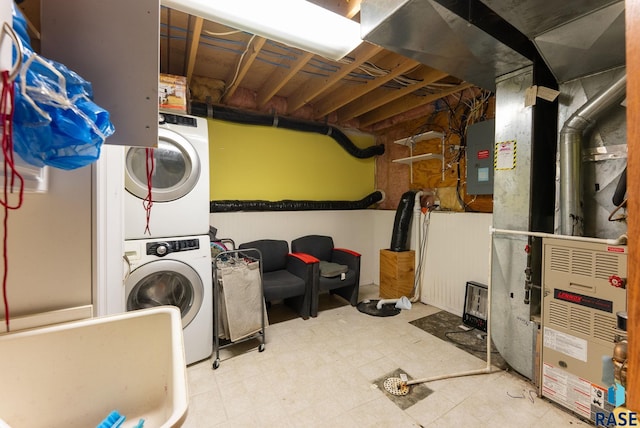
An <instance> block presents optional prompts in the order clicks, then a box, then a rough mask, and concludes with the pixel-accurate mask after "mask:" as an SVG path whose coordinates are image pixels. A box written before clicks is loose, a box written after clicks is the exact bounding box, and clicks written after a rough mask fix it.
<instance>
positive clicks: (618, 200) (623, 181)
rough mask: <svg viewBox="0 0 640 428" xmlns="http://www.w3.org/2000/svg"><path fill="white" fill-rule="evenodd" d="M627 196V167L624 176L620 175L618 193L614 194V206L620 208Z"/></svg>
mask: <svg viewBox="0 0 640 428" xmlns="http://www.w3.org/2000/svg"><path fill="white" fill-rule="evenodd" d="M626 194H627V167H625V168H624V171H622V175H620V180H618V184H617V185H616V191H615V192H613V198H612V200H613V205H615V206H616V207H619V206H620V205H621V204H622V203H623V202H624V197H625V195H626Z"/></svg>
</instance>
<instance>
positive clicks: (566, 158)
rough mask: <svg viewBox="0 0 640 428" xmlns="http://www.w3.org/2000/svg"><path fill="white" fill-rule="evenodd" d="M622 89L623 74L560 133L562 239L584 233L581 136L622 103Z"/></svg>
mask: <svg viewBox="0 0 640 428" xmlns="http://www.w3.org/2000/svg"><path fill="white" fill-rule="evenodd" d="M626 88H627V76H626V74H625V75H624V76H622V77H621V78H620V79H619V80H618V81H617V82H615V83H614V84H613V85H611V86H610V87H608V88H606V89H604V90H602V91H600V92H599V93H598V94H597V95H595V96H594V97H593V98H591V100H589V101H588V102H587V103H585V104H584V105H583V106H582V107H580V108H579V109H578V110H577V111H576V112H575V113H574V114H573V115H572V116H571V117H570V118H569V119H568V120H567V121H566V122H565V123H564V125H563V127H562V130H561V131H560V146H559V155H560V156H559V161H560V233H561V234H563V235H576V236H581V235H583V232H584V217H583V210H582V168H581V164H582V156H581V154H582V145H583V139H584V137H585V133H586V132H587V131H588V130H589V129H590V128H591V126H592V125H593V124H594V123H595V121H596V120H597V119H598V117H600V116H601V115H602V113H603V112H605V111H607V110H608V109H609V108H611V107H612V106H614V105H616V104H618V103H620V102H621V101H622V100H623V99H624V97H625V95H626Z"/></svg>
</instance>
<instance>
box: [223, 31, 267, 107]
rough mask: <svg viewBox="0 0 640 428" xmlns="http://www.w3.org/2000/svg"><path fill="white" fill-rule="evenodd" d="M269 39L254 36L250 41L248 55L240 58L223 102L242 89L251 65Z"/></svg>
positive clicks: (228, 80)
mask: <svg viewBox="0 0 640 428" xmlns="http://www.w3.org/2000/svg"><path fill="white" fill-rule="evenodd" d="M266 41H267V39H265V38H264V37H259V36H253V37H252V39H251V40H250V41H249V46H247V50H246V55H242V56H240V59H239V61H240V63H239V64H238V66H237V68H236V70H235V71H234V75H233V76H229V77H228V79H227V82H231V83H228V84H227V85H228V86H227V90H226V91H225V94H224V96H223V97H222V102H227V101H228V100H229V99H230V98H231V97H232V96H233V94H234V93H235V91H236V90H237V89H238V88H239V87H240V83H241V82H242V79H244V76H246V74H247V72H248V71H249V69H250V68H251V65H252V64H253V62H254V61H255V59H256V57H257V56H258V53H260V50H261V49H262V47H263V46H264V44H265V43H266Z"/></svg>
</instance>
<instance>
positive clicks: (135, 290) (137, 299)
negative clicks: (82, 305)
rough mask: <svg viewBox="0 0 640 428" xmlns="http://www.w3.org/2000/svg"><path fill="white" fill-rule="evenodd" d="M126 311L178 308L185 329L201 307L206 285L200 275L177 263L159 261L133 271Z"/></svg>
mask: <svg viewBox="0 0 640 428" xmlns="http://www.w3.org/2000/svg"><path fill="white" fill-rule="evenodd" d="M125 289H126V290H125V292H126V298H127V311H133V310H136V309H143V308H150V307H154V306H162V305H172V306H177V307H178V308H179V309H180V313H181V314H182V327H183V328H185V327H186V326H188V325H189V323H190V322H191V321H192V320H193V318H194V317H195V316H196V314H197V313H198V311H199V310H200V307H201V306H202V299H203V295H204V285H203V284H202V279H201V278H200V275H198V273H197V272H196V271H195V270H194V269H193V268H192V267H191V266H189V265H188V264H186V263H183V262H181V261H178V260H157V261H152V262H149V263H146V264H144V265H142V266H140V267H139V268H137V269H135V270H134V271H133V272H131V275H129V277H128V278H127V280H126V281H125Z"/></svg>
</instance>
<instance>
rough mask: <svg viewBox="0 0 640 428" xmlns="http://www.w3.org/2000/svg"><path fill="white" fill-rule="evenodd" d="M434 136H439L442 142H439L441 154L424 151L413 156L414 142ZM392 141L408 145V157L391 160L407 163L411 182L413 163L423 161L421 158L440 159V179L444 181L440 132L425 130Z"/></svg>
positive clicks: (430, 138)
mask: <svg viewBox="0 0 640 428" xmlns="http://www.w3.org/2000/svg"><path fill="white" fill-rule="evenodd" d="M436 138H440V139H441V140H442V143H441V146H442V154H435V153H425V154H422V155H415V156H414V155H413V148H414V147H415V145H416V143H418V142H420V141H426V140H435V139H436ZM394 143H395V144H400V145H402V146H407V147H409V157H406V158H400V159H393V160H392V161H391V162H395V163H402V164H406V165H409V168H411V182H412V183H413V163H414V162H418V161H423V160H430V159H438V160H440V161H442V181H444V134H443V133H442V132H437V131H427V132H423V133H422V134H418V135H412V136H411V137H407V138H403V139H401V140H396V141H394Z"/></svg>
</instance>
